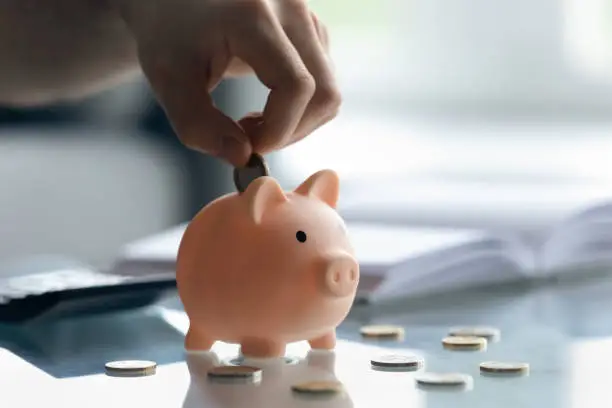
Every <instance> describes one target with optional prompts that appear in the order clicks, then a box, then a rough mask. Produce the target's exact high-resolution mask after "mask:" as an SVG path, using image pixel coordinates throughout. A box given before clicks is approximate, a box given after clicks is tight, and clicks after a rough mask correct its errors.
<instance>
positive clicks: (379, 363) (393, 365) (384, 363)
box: [370, 354, 424, 371]
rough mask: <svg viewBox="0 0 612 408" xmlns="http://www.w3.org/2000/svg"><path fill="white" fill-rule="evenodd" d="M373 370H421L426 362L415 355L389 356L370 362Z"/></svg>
mask: <svg viewBox="0 0 612 408" xmlns="http://www.w3.org/2000/svg"><path fill="white" fill-rule="evenodd" d="M370 364H371V365H372V368H378V369H380V368H382V369H389V370H393V371H396V370H406V371H414V370H418V369H419V368H421V367H422V366H423V364H424V361H423V359H422V358H421V357H418V356H413V355H401V354H387V355H383V356H380V357H377V358H373V359H372V360H370Z"/></svg>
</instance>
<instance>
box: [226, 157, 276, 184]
mask: <svg viewBox="0 0 612 408" xmlns="http://www.w3.org/2000/svg"><path fill="white" fill-rule="evenodd" d="M269 174H270V170H269V168H268V165H267V163H266V161H265V160H264V158H263V157H262V156H261V155H259V154H257V153H253V154H252V155H251V157H250V158H249V161H248V162H247V164H246V165H245V166H244V167H236V168H234V185H235V186H236V190H238V192H240V193H243V192H244V191H245V190H246V189H247V187H248V186H249V184H250V183H251V182H252V181H253V180H255V179H256V178H259V177H263V176H268V175H269Z"/></svg>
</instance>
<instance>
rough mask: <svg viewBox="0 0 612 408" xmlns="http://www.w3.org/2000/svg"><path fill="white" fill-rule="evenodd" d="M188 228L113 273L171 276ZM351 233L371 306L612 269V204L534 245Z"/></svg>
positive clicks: (144, 246)
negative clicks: (588, 270)
mask: <svg viewBox="0 0 612 408" xmlns="http://www.w3.org/2000/svg"><path fill="white" fill-rule="evenodd" d="M184 228H185V225H180V226H178V227H176V228H173V229H172V230H169V231H167V232H165V233H162V234H160V235H157V236H153V237H150V238H146V239H143V240H140V241H137V242H134V243H132V244H130V245H128V246H126V248H125V250H124V251H123V253H122V255H121V257H120V259H119V260H118V262H117V264H116V265H115V267H114V270H113V272H114V273H118V274H127V275H142V274H144V275H155V276H159V275H160V274H161V275H166V276H168V278H169V279H171V278H172V276H173V274H174V266H175V259H176V254H177V251H178V246H179V243H180V240H181V237H182V234H183V231H184ZM347 228H348V231H349V235H350V237H351V241H352V243H353V245H354V247H355V251H356V254H357V258H358V261H359V263H360V270H361V279H360V285H359V291H358V297H359V298H362V299H366V300H368V301H371V302H383V301H387V300H392V299H397V298H403V297H420V296H424V295H429V294H434V293H441V292H445V291H449V290H456V289H465V288H469V287H472V286H479V285H490V284H496V283H503V282H509V281H518V280H534V279H545V278H549V277H553V276H559V275H565V274H567V273H570V272H572V271H579V270H585V269H591V268H593V267H600V268H606V267H607V266H610V267H612V203H609V204H602V205H599V206H593V207H591V208H588V209H586V210H584V211H582V212H578V213H576V214H575V215H573V216H571V217H569V218H567V219H566V220H565V221H564V222H562V223H559V224H558V225H557V226H556V227H555V228H553V229H552V231H551V232H550V234H549V235H548V236H547V237H546V238H545V239H542V240H541V241H540V242H536V243H534V242H526V241H524V240H521V239H520V238H519V237H518V236H496V235H492V234H488V233H486V232H483V231H478V230H468V229H466V230H462V229H442V228H433V229H432V228H414V227H408V226H391V225H385V224H378V223H374V222H356V221H355V222H351V221H349V222H347Z"/></svg>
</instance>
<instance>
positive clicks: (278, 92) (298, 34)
mask: <svg viewBox="0 0 612 408" xmlns="http://www.w3.org/2000/svg"><path fill="white" fill-rule="evenodd" d="M262 16H266V18H265V19H262V20H261V22H260V23H259V24H257V27H256V28H254V29H253V30H251V31H245V32H244V33H243V37H240V38H239V39H237V40H236V42H235V45H234V47H233V51H234V52H235V53H236V55H237V56H238V57H239V58H240V59H242V60H244V61H246V63H248V64H249V65H251V66H252V67H253V69H254V71H255V73H256V74H257V76H258V77H259V79H260V80H261V81H262V82H263V83H264V85H266V86H267V87H268V88H269V89H270V94H269V96H268V100H267V103H266V105H265V108H264V110H263V112H262V113H252V114H249V115H247V116H246V117H244V118H242V119H241V120H240V121H239V124H240V126H241V127H242V128H243V129H244V131H245V133H246V134H247V135H249V138H250V139H251V143H252V146H253V150H254V151H256V152H258V153H261V154H265V153H269V152H271V151H274V150H277V149H280V148H282V147H285V146H288V145H291V144H293V143H295V142H297V141H299V140H301V139H303V138H304V137H306V136H308V135H309V134H311V133H312V132H313V131H314V130H316V129H317V128H318V127H320V126H322V125H323V124H325V123H327V122H328V121H329V120H331V119H332V118H334V117H335V116H336V115H337V113H338V110H339V107H340V104H341V96H340V92H339V90H338V87H337V85H336V81H335V78H334V74H333V70H332V68H331V62H330V58H329V55H328V44H329V38H328V33H327V29H326V28H325V26H324V24H323V23H322V22H321V21H320V20H319V19H318V18H317V17H316V16H315V15H314V13H312V12H311V11H310V10H309V9H308V6H307V4H306V2H305V1H304V0H292V1H272V2H269V12H262ZM263 22H266V23H265V25H266V27H268V30H267V31H264V30H262V28H263V26H262V23H263ZM245 34H247V35H246V37H247V38H246V39H245V38H244V35H245Z"/></svg>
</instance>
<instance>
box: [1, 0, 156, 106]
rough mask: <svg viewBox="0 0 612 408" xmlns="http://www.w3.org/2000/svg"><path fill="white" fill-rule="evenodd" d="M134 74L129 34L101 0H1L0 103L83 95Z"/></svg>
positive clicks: (33, 102)
mask: <svg viewBox="0 0 612 408" xmlns="http://www.w3.org/2000/svg"><path fill="white" fill-rule="evenodd" d="M143 1H149V0H143ZM138 72H139V65H138V58H137V55H136V44H135V41H134V39H133V36H132V35H131V34H130V32H129V31H128V30H127V28H126V26H125V23H124V21H123V20H122V19H121V17H120V15H119V13H118V12H116V11H115V10H114V9H113V8H111V7H110V6H109V5H108V3H107V2H106V1H105V0H2V1H0V104H2V105H9V106H33V105H38V104H44V103H51V102H55V101H59V100H63V99H67V98H77V97H82V96H85V95H87V94H90V93H93V92H96V91H100V90H103V89H105V88H108V87H111V86H112V85H115V84H117V83H118V82H120V81H122V80H125V79H128V78H129V77H132V76H133V75H134V74H136V73H138Z"/></svg>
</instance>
